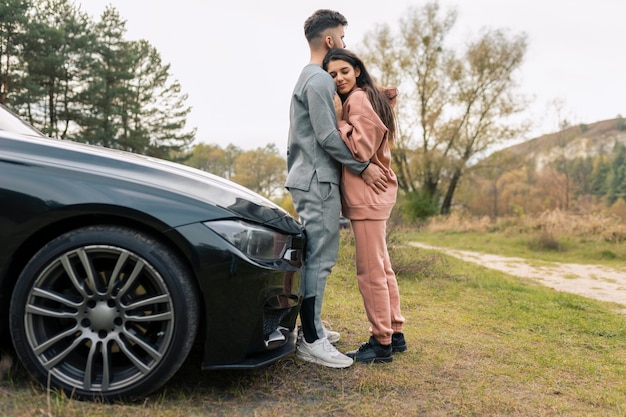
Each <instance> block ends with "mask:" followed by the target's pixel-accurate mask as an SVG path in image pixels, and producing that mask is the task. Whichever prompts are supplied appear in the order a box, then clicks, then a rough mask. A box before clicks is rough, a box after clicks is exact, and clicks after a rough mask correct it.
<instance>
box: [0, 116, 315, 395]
mask: <svg viewBox="0 0 626 417" xmlns="http://www.w3.org/2000/svg"><path fill="white" fill-rule="evenodd" d="M0 241H1V242H2V243H1V246H0V247H1V248H2V249H0V309H1V311H0V312H1V314H2V315H1V318H2V321H1V324H0V332H1V333H0V338H1V339H2V340H7V338H8V337H9V335H10V337H11V340H12V341H13V345H14V347H15V351H16V353H17V355H18V357H19V358H20V360H21V362H22V363H23V365H24V366H25V367H26V368H27V369H28V371H29V372H30V373H31V374H32V375H33V376H34V377H35V378H37V379H38V380H39V381H40V382H42V383H44V384H45V383H46V382H47V380H48V376H50V379H51V383H52V385H53V386H55V387H56V388H58V389H61V390H67V391H68V392H72V393H73V395H75V396H79V397H83V398H91V397H99V398H104V399H115V398H133V397H141V396H143V395H145V394H147V393H150V392H152V391H154V390H155V389H158V388H159V387H161V386H162V385H163V384H164V383H165V382H166V381H167V380H168V379H169V378H170V377H171V376H172V375H173V374H174V373H175V372H176V371H177V370H178V368H179V367H180V365H181V364H182V362H183V361H184V360H185V358H186V357H187V355H188V353H189V351H190V349H191V347H192V344H193V343H194V342H196V343H198V344H201V346H202V349H203V363H202V365H201V366H202V368H203V369H206V370H213V369H246V368H254V367H258V366H263V365H267V364H269V363H272V362H274V361H276V360H277V359H279V358H281V357H283V356H285V355H288V354H290V353H291V352H293V351H294V349H295V334H294V333H295V326H296V317H297V314H298V311H299V307H300V303H301V294H300V292H299V282H300V266H301V262H302V253H303V246H304V235H303V229H302V226H301V225H300V223H298V222H297V221H296V220H295V219H294V218H292V217H291V216H290V215H289V214H288V213H287V212H285V211H284V210H282V209H281V208H279V207H278V206H276V205H275V204H273V203H272V202H270V201H269V200H267V199H265V198H263V197H261V196H259V195H257V194H255V193H253V192H251V191H250V190H248V189H245V188H243V187H241V186H239V185H237V184H234V183H232V182H230V181H227V180H225V179H222V178H219V177H216V176H214V175H211V174H208V173H206V172H202V171H199V170H196V169H192V168H189V167H186V166H183V165H179V164H175V163H170V162H166V161H162V160H158V159H154V158H148V157H144V156H139V155H135V154H130V153H125V152H120V151H114V150H110V149H105V148H101V147H96V146H90V145H84V144H79V143H75V142H70V141H64V140H57V139H51V138H47V137H44V136H43V135H41V134H39V133H38V132H36V131H35V130H34V129H32V128H30V127H29V126H26V125H23V124H22V123H21V121H19V120H17V119H15V118H14V116H13V114H12V113H10V112H8V111H7V110H6V109H5V108H0Z"/></svg>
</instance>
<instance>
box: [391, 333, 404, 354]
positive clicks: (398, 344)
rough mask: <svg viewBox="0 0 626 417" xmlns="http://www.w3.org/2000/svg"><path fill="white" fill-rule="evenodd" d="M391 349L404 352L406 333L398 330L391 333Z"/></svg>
mask: <svg viewBox="0 0 626 417" xmlns="http://www.w3.org/2000/svg"><path fill="white" fill-rule="evenodd" d="M391 350H392V351H394V352H404V351H405V350H406V341H405V340H404V333H400V332H398V333H394V334H392V335H391Z"/></svg>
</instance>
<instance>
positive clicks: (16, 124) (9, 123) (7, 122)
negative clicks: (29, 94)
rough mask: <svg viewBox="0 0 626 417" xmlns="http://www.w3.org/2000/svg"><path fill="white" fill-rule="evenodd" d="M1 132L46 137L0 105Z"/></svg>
mask: <svg viewBox="0 0 626 417" xmlns="http://www.w3.org/2000/svg"><path fill="white" fill-rule="evenodd" d="M0 130H4V131H7V132H11V133H18V134H20V135H29V136H44V135H43V134H42V133H41V132H39V131H38V130H37V129H35V128H34V127H32V126H29V125H28V124H26V123H24V122H23V121H22V120H21V119H20V118H19V117H17V116H16V115H15V114H14V113H13V112H12V111H10V110H9V109H7V108H6V107H4V106H3V105H0Z"/></svg>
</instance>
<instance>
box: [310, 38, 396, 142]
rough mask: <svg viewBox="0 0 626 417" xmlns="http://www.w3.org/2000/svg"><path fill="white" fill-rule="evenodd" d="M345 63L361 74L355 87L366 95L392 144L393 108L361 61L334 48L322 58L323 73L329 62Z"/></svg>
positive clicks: (394, 134)
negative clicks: (358, 70) (385, 128)
mask: <svg viewBox="0 0 626 417" xmlns="http://www.w3.org/2000/svg"><path fill="white" fill-rule="evenodd" d="M338 60H341V61H346V62H347V63H348V64H350V65H352V67H353V68H354V69H355V70H356V69H357V68H359V69H360V71H361V73H360V74H359V76H358V77H357V78H356V85H357V87H360V88H362V89H363V90H365V92H366V93H367V97H368V98H369V100H370V102H371V103H372V107H373V108H374V111H375V112H376V114H378V117H380V119H381V120H382V122H383V123H384V124H385V126H386V127H387V130H388V131H389V132H388V139H389V142H390V143H393V140H394V138H395V137H396V118H395V113H394V112H393V107H392V106H391V102H390V99H389V97H387V96H386V95H385V94H383V93H382V92H381V91H380V89H379V88H378V86H377V85H376V83H375V82H374V80H373V79H372V77H371V76H370V74H369V72H367V69H366V68H365V64H363V61H361V59H360V58H359V57H358V56H356V54H354V53H353V52H351V51H349V50H348V49H343V48H334V49H331V50H330V51H328V53H327V54H326V56H325V57H324V61H323V63H322V67H323V68H324V70H325V71H327V70H328V63H329V62H330V61H338ZM341 99H342V100H345V97H341Z"/></svg>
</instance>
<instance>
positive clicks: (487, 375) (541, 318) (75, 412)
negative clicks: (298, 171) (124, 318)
mask: <svg viewBox="0 0 626 417" xmlns="http://www.w3.org/2000/svg"><path fill="white" fill-rule="evenodd" d="M439 233H440V237H441V236H443V233H441V232H439ZM468 236H469V235H466V236H465V237H467V238H469V237H468ZM475 236H477V235H475ZM417 237H418V235H417V234H415V233H414V232H402V233H394V234H392V236H390V239H389V242H390V252H391V255H392V262H393V263H394V267H395V269H396V270H397V273H398V280H399V285H400V291H401V297H402V307H403V314H404V315H405V317H406V320H407V321H406V326H405V329H404V330H405V335H406V338H407V343H408V344H409V350H408V351H407V352H405V353H401V354H396V356H394V361H393V362H392V363H388V364H372V365H364V364H355V365H354V366H352V367H350V368H348V369H343V370H337V369H327V368H324V367H321V366H316V365H313V364H309V363H305V362H301V361H299V360H297V359H296V358H295V357H294V356H291V357H289V358H287V359H284V360H282V361H279V362H278V363H276V364H274V365H272V366H270V367H268V368H264V369H260V370H256V371H253V372H201V371H200V370H199V369H198V368H199V366H198V364H199V360H200V359H199V357H198V355H197V354H195V353H194V354H193V355H192V356H191V357H190V358H189V360H188V361H187V362H186V364H185V365H184V368H183V369H182V370H181V371H180V372H179V373H178V374H177V375H176V376H175V377H174V379H172V380H171V381H170V382H169V383H168V384H167V385H166V386H165V388H164V389H162V390H160V391H159V392H157V393H155V394H154V395H152V396H150V397H148V398H146V399H145V401H143V402H138V403H132V404H109V405H107V404H99V403H89V402H80V401H74V400H71V399H68V398H67V397H65V396H63V395H59V394H58V393H55V392H47V390H46V389H45V388H42V387H39V386H36V385H33V384H32V382H31V381H30V379H29V378H28V377H27V376H26V375H25V374H24V371H23V369H22V368H20V367H19V366H15V365H14V366H13V367H12V368H11V371H10V372H9V374H8V375H6V376H5V377H4V379H3V380H2V381H1V382H0V415H1V416H47V417H52V416H55V417H57V416H58V417H61V416H63V417H70V416H136V417H138V416H181V417H182V416H184V417H189V416H259V417H261V416H359V417H361V416H403V417H404V416H529V417H530V416H532V417H537V416H626V317H625V316H623V315H620V314H618V313H617V308H616V307H617V306H615V305H612V304H609V303H602V302H596V301H592V300H589V299H586V298H583V297H580V296H576V295H571V294H565V293H559V292H556V291H553V290H550V289H547V288H545V287H541V286H538V285H536V284H533V283H532V282H528V281H523V280H520V279H517V278H514V277H511V276H507V275H505V274H502V273H499V272H495V271H490V270H487V269H484V268H481V267H478V266H473V265H470V264H466V263H463V262H461V261H458V260H456V259H452V258H448V257H446V256H443V255H441V254H438V253H436V252H431V251H426V250H420V249H416V248H410V247H408V246H406V245H404V244H403V242H406V241H407V240H410V239H414V238H417ZM429 238H431V239H436V233H431V234H430V235H429ZM474 239H475V240H476V241H478V242H480V241H481V239H478V238H476V237H475V238H474ZM439 243H440V244H441V243H442V242H441V241H440V242H439ZM474 245H477V244H476V243H475V244H474ZM499 246H502V242H500V243H499ZM353 249H354V248H353V246H352V239H351V236H350V232H349V231H342V244H341V249H340V256H339V262H338V264H337V266H336V268H335V269H334V271H333V274H332V276H331V277H330V278H329V282H328V287H327V293H326V299H325V305H324V319H326V320H328V321H329V322H330V323H331V325H332V328H333V329H335V330H338V331H340V332H341V333H342V339H341V341H340V342H339V343H338V345H337V346H338V348H339V349H340V350H342V351H346V350H351V349H354V348H356V347H357V346H358V344H359V343H360V342H362V341H365V340H366V338H367V337H368V331H367V329H368V324H367V322H366V319H365V315H364V311H363V307H362V301H361V297H360V295H359V293H358V290H357V287H356V281H355V278H354V277H355V272H354V266H353V263H354V258H353V256H354V254H353ZM473 249H474V250H476V248H475V247H474V248H473ZM614 249H615V248H614ZM518 252H519V251H518ZM615 252H619V251H616V250H615ZM557 253H558V252H557ZM517 256H519V253H517ZM533 256H534V255H533ZM568 256H569V255H568ZM572 256H573V257H576V256H575V255H572ZM617 256H621V255H619V254H617ZM613 261H614V260H611V262H613ZM622 261H623V259H622Z"/></svg>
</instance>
